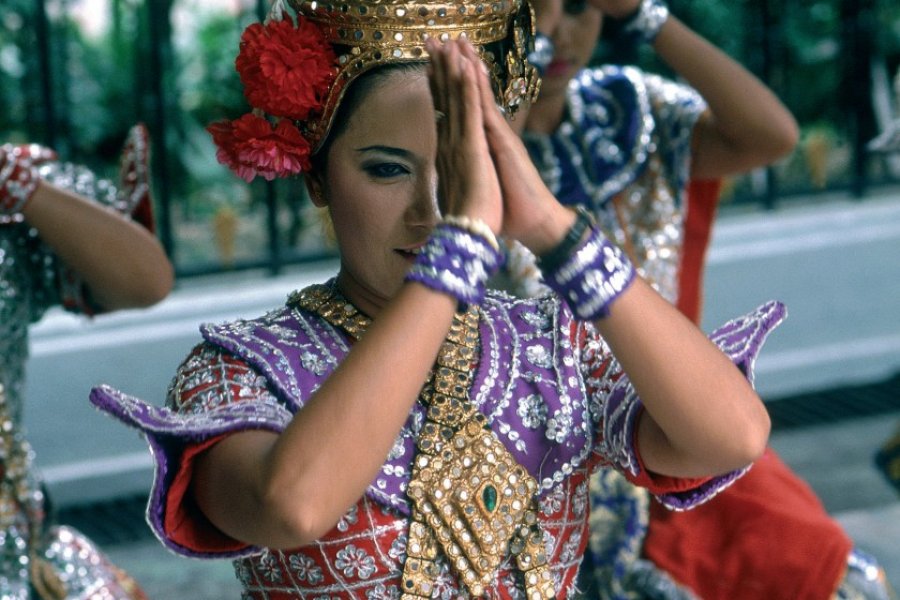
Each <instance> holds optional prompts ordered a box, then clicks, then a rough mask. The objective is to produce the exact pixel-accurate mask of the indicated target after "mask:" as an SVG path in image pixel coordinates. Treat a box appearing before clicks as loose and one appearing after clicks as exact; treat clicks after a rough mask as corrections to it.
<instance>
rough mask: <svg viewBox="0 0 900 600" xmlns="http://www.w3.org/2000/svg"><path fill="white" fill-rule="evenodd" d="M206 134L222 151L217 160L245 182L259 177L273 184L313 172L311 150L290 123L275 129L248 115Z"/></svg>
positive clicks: (214, 125)
mask: <svg viewBox="0 0 900 600" xmlns="http://www.w3.org/2000/svg"><path fill="white" fill-rule="evenodd" d="M206 130H207V131H208V132H209V133H210V134H212V137H213V141H214V142H215V144H216V146H218V147H219V149H218V151H217V152H216V158H217V159H218V161H219V162H220V163H222V164H223V165H226V166H227V167H228V168H229V169H231V170H232V171H234V172H235V173H236V174H237V176H238V177H240V178H241V179H243V180H244V181H247V182H250V181H253V178H254V177H256V176H257V175H259V176H261V177H263V178H265V179H266V180H267V181H272V180H273V179H275V178H276V177H286V176H288V175H296V174H298V173H302V172H303V171H308V170H309V168H310V162H309V154H310V146H309V142H308V141H307V139H306V138H304V137H303V135H301V133H300V130H299V129H297V127H296V126H295V125H294V124H293V123H291V122H290V121H289V120H287V119H282V120H280V121H279V122H278V125H276V126H275V127H272V124H271V123H269V122H268V121H267V120H266V119H263V118H262V117H258V116H256V115H255V114H253V113H248V114H246V115H244V116H242V117H241V118H239V119H237V120H235V121H218V122H216V123H212V124H211V125H209V126H208V127H207V128H206Z"/></svg>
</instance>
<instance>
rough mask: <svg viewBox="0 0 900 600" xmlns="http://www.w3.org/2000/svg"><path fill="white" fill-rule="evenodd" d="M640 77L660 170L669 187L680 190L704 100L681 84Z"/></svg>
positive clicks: (704, 108)
mask: <svg viewBox="0 0 900 600" xmlns="http://www.w3.org/2000/svg"><path fill="white" fill-rule="evenodd" d="M643 78H644V86H645V89H646V90H647V98H648V101H649V104H650V112H651V114H652V115H653V119H654V121H655V123H656V127H655V133H654V135H655V136H656V137H657V140H658V142H657V145H658V148H659V149H660V157H661V158H662V161H663V165H664V168H665V169H666V170H667V171H668V173H669V176H670V181H671V183H672V188H673V189H676V190H681V189H684V187H685V185H687V181H688V178H689V176H690V169H691V136H692V135H693V131H694V125H696V123H697V119H699V118H700V115H701V114H702V113H703V111H705V110H706V108H707V105H706V101H705V100H704V99H703V98H702V97H701V96H700V94H699V93H697V91H696V90H694V89H693V88H691V87H688V86H686V85H683V84H681V83H677V82H675V81H672V80H669V79H665V78H663V77H659V76H658V75H652V74H649V73H643Z"/></svg>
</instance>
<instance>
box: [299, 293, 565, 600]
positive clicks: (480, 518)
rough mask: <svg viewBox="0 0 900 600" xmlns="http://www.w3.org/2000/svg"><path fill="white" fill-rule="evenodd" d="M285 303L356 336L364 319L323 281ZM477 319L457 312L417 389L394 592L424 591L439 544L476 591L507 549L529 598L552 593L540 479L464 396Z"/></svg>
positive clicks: (434, 571)
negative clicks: (420, 416)
mask: <svg viewBox="0 0 900 600" xmlns="http://www.w3.org/2000/svg"><path fill="white" fill-rule="evenodd" d="M289 303H290V304H293V305H297V306H299V307H301V308H303V309H305V310H308V311H310V312H315V313H317V314H319V315H320V316H321V317H323V318H324V319H325V320H326V321H328V322H329V323H331V324H332V325H335V326H338V327H341V328H342V329H344V330H345V331H346V332H347V333H348V334H349V335H351V336H352V337H353V338H355V339H358V338H359V337H360V336H361V335H362V333H363V332H364V331H365V329H366V328H367V327H368V325H369V323H370V322H371V321H370V319H369V318H368V317H366V316H365V315H363V314H362V313H359V312H358V311H357V310H356V308H355V307H354V306H353V305H352V304H350V303H349V302H347V301H346V300H345V299H343V298H342V297H341V296H340V294H339V293H338V292H337V291H336V290H335V289H334V288H331V287H328V286H324V285H317V286H311V287H308V288H306V289H304V290H302V291H300V292H295V293H294V294H292V296H291V298H290V299H289ZM478 321H479V311H478V309H477V308H476V307H471V308H470V309H469V310H468V312H466V313H458V314H456V315H455V316H454V319H453V323H452V324H451V326H450V331H449V332H448V334H447V338H446V339H445V340H444V343H443V344H442V346H441V349H440V351H439V352H438V357H437V361H436V363H435V366H434V368H433V369H432V371H431V374H430V376H429V379H428V381H427V382H426V384H425V386H424V387H423V388H422V391H421V393H420V395H419V400H420V402H421V403H422V404H423V405H424V406H426V407H427V411H426V420H425V423H424V424H423V426H422V430H421V431H420V433H419V437H418V438H417V440H416V446H417V448H418V454H417V455H416V457H415V458H414V459H413V468H412V476H411V478H410V483H409V487H408V489H407V496H408V497H409V499H410V501H411V503H412V506H413V508H412V515H411V516H412V522H411V523H410V526H409V535H408V541H407V546H406V554H407V559H406V562H405V563H404V565H403V579H402V581H401V600H421V599H423V598H431V592H432V590H433V588H434V582H435V580H436V578H437V577H438V575H439V574H440V569H439V567H438V565H437V564H436V563H435V560H436V559H437V557H438V554H439V552H440V553H442V554H443V555H444V557H445V558H446V559H447V561H448V563H449V564H450V567H451V569H452V570H453V572H454V573H455V574H456V575H457V577H458V579H459V581H460V582H461V583H462V584H463V585H465V587H466V589H468V591H469V593H470V594H471V595H472V596H474V597H480V596H483V595H484V590H485V588H486V587H488V586H489V585H491V583H492V582H493V581H494V579H495V578H496V576H497V570H498V568H499V566H500V563H501V562H502V561H503V559H504V557H505V556H506V555H507V553H511V554H512V555H513V556H515V557H516V564H517V566H518V568H519V570H520V571H522V574H523V579H524V584H525V597H526V598H527V599H528V600H541V599H548V598H554V597H555V591H554V588H553V578H552V575H551V573H550V570H549V567H548V565H547V556H546V551H545V548H544V537H543V532H542V530H541V527H540V522H539V521H538V517H537V501H536V498H537V495H536V494H537V491H538V484H537V482H536V481H535V479H534V478H533V477H532V476H531V475H530V474H529V473H528V471H527V470H525V468H524V467H522V466H521V465H520V464H518V462H516V460H515V458H514V457H513V456H512V454H510V452H509V450H507V449H506V447H505V446H504V445H503V443H502V442H501V441H500V440H499V439H498V438H497V436H496V434H494V432H493V431H492V430H491V429H490V427H489V425H488V423H487V419H486V418H485V416H484V415H483V414H481V413H480V412H479V411H478V409H477V408H475V406H474V405H473V404H472V403H471V402H470V401H469V391H470V390H471V387H472V379H473V372H472V364H473V361H474V359H475V357H476V356H477V352H478V343H479V338H478Z"/></svg>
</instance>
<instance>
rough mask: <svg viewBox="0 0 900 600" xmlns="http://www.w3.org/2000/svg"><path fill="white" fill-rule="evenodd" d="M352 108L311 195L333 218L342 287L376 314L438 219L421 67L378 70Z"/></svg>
mask: <svg viewBox="0 0 900 600" xmlns="http://www.w3.org/2000/svg"><path fill="white" fill-rule="evenodd" d="M355 106H356V108H355V109H354V110H353V112H352V113H351V114H349V116H348V117H347V122H346V123H345V124H342V127H341V128H340V130H339V131H340V132H339V133H338V134H337V135H336V137H335V138H334V140H333V141H332V142H331V145H330V146H329V147H328V148H327V150H325V151H327V156H326V163H325V166H324V173H322V174H317V175H315V176H314V178H315V179H316V180H318V182H319V183H318V184H317V185H318V187H319V190H318V191H316V190H314V200H316V201H317V204H320V205H322V206H327V207H328V210H329V213H330V215H331V219H332V221H333V224H334V232H335V235H336V238H337V243H338V247H339V249H340V254H341V272H340V274H339V276H338V282H339V285H340V288H341V291H342V292H343V293H344V294H345V295H346V296H347V298H348V299H349V300H350V301H352V302H353V303H354V304H355V305H356V306H357V307H359V308H360V309H361V310H363V311H364V312H366V313H368V314H369V315H373V316H374V315H375V314H377V312H378V310H379V309H380V308H381V307H382V306H384V304H385V303H386V302H387V301H388V300H389V299H390V298H391V297H392V296H394V295H395V294H396V293H397V292H398V291H399V289H400V286H401V285H402V284H403V278H404V276H405V275H406V272H407V270H408V269H409V267H410V265H412V263H413V261H414V260H415V256H416V252H417V251H418V250H419V249H420V248H421V247H422V246H423V245H424V244H425V241H426V239H427V238H428V235H429V233H430V232H431V229H432V228H433V227H434V225H435V224H436V223H437V220H438V208H437V174H436V170H435V155H436V151H437V133H436V128H435V113H434V108H433V104H432V100H431V93H430V91H429V87H428V79H427V77H426V75H425V70H424V67H423V68H422V69H417V70H413V71H410V70H405V71H395V72H391V73H389V74H386V75H384V76H381V75H379V76H378V79H377V81H373V82H372V83H371V87H368V89H367V90H366V91H365V92H363V96H361V97H360V98H359V101H358V102H356V103H355ZM314 185H316V184H314ZM316 196H318V198H316Z"/></svg>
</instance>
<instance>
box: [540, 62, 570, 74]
mask: <svg viewBox="0 0 900 600" xmlns="http://www.w3.org/2000/svg"><path fill="white" fill-rule="evenodd" d="M571 65H572V63H570V62H569V61H567V60H562V59H556V60H554V61H553V62H551V63H550V64H549V65H547V69H546V70H545V71H544V77H561V76H563V75H565V74H566V73H568V72H569V68H570V67H571Z"/></svg>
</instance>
